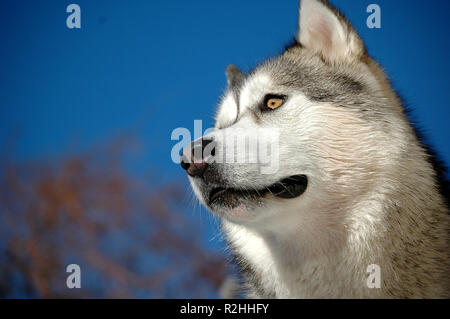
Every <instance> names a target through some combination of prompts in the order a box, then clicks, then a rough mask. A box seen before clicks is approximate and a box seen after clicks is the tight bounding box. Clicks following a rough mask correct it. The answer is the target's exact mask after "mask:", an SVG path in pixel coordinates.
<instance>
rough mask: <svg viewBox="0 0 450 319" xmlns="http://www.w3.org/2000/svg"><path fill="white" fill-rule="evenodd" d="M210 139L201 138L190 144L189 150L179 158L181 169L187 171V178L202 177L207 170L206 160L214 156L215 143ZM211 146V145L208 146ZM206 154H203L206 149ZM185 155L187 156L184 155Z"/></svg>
mask: <svg viewBox="0 0 450 319" xmlns="http://www.w3.org/2000/svg"><path fill="white" fill-rule="evenodd" d="M212 143H214V141H213V140H212V139H206V138H201V139H198V140H196V141H194V142H192V143H191V145H190V146H189V149H187V150H186V152H184V153H183V155H182V156H181V167H183V169H185V170H186V171H187V173H188V174H189V176H192V177H202V176H203V174H204V173H205V171H206V169H207V168H208V165H209V164H208V163H207V162H206V160H205V159H206V158H208V157H209V156H210V155H211V156H214V155H215V147H216V146H215V143H214V144H212ZM210 144H211V145H210ZM208 145H210V146H209V147H208V150H207V152H205V149H206V147H207V146H208ZM186 153H187V154H186Z"/></svg>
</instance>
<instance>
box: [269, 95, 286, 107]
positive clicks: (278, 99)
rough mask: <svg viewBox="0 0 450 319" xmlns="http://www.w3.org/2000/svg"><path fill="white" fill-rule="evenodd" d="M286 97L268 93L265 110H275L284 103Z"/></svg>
mask: <svg viewBox="0 0 450 319" xmlns="http://www.w3.org/2000/svg"><path fill="white" fill-rule="evenodd" d="M284 101H285V97H284V96H278V95H267V96H266V98H265V99H264V109H265V110H275V109H277V108H279V107H280V106H282V105H283V104H284Z"/></svg>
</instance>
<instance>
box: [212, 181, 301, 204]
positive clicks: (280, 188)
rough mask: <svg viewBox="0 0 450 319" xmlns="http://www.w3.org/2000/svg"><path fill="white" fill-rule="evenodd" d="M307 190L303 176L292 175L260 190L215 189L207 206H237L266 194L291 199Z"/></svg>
mask: <svg viewBox="0 0 450 319" xmlns="http://www.w3.org/2000/svg"><path fill="white" fill-rule="evenodd" d="M307 188H308V178H307V176H305V175H294V176H291V177H288V178H285V179H283V180H281V181H279V182H277V183H275V184H273V185H271V186H268V187H264V188H263V189H260V190H255V189H233V188H224V187H217V188H214V189H213V190H212V191H211V192H210V193H209V205H210V206H213V205H228V206H237V205H238V204H239V203H240V201H241V200H242V199H244V200H258V199H261V198H263V197H264V196H266V195H267V194H271V195H273V196H275V197H278V198H283V199H293V198H297V197H299V196H301V195H303V193H304V192H305V191H306V189H307Z"/></svg>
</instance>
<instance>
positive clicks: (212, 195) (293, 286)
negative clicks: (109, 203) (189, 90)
mask: <svg viewBox="0 0 450 319" xmlns="http://www.w3.org/2000/svg"><path fill="white" fill-rule="evenodd" d="M299 13H300V17H299V31H298V36H297V37H296V41H295V43H294V44H293V45H290V46H289V47H287V48H286V50H285V51H284V52H283V53H282V54H281V55H279V56H277V57H274V58H272V59H269V60H268V61H265V62H264V63H262V64H260V65H258V66H257V67H256V68H255V69H253V70H252V71H251V72H248V73H245V74H244V73H243V72H241V71H240V70H239V69H238V68H237V67H236V66H234V65H231V66H229V67H228V68H227V72H226V73H227V77H228V88H227V90H226V92H225V93H224V96H223V98H222V100H221V102H220V105H219V107H218V110H217V115H216V124H215V127H214V130H213V131H211V132H209V133H208V134H206V135H205V136H203V137H202V138H201V139H199V140H196V141H194V142H192V144H191V145H189V147H186V148H185V149H184V150H183V154H182V159H181V165H182V167H183V168H184V169H185V170H186V171H187V173H188V176H189V180H190V183H191V185H192V188H193V190H194V193H195V194H196V196H197V197H198V199H199V200H200V201H201V203H202V204H203V205H204V206H205V207H207V208H208V209H209V210H210V211H211V212H212V213H214V214H215V215H217V216H219V218H220V220H221V226H222V228H223V232H224V234H225V236H226V238H227V241H228V243H229V246H230V248H231V251H232V252H233V253H234V255H235V257H236V260H237V262H238V264H239V266H240V269H241V271H242V277H243V283H242V291H243V293H244V294H245V297H247V298H448V297H449V291H450V289H449V281H450V280H449V269H450V256H449V209H448V187H447V184H446V182H445V180H444V177H443V176H444V175H443V174H442V171H441V169H440V165H439V164H438V162H436V161H434V160H433V159H434V157H433V156H432V153H430V152H429V150H428V148H427V147H426V146H425V144H424V143H423V142H422V139H421V138H420V137H419V134H418V133H417V131H416V129H415V128H414V127H413V126H412V124H411V123H410V121H409V120H408V115H407V113H406V111H405V108H404V107H403V105H402V101H401V99H400V98H399V97H398V95H397V93H396V92H395V91H394V90H393V89H392V87H391V85H390V83H389V81H388V79H387V77H386V75H385V74H384V72H383V71H382V69H381V67H380V66H379V65H378V64H377V62H375V61H374V60H373V59H372V58H371V57H370V56H369V54H368V52H367V50H366V48H365V46H364V43H363V41H362V40H361V38H360V36H359V35H358V33H357V32H356V31H355V29H354V28H353V27H352V25H351V24H350V23H349V22H348V20H346V18H345V17H344V16H343V15H342V14H341V13H340V12H339V11H338V10H336V9H335V8H334V7H333V6H332V5H331V4H330V3H328V2H327V1H325V0H301V1H300V10H299ZM236 136H237V137H239V136H241V137H242V136H247V137H248V143H249V144H248V145H247V144H246V145H244V146H243V147H238V146H236V145H237V144H236V143H235V137H236ZM233 141H234V142H233ZM261 142H265V143H266V144H268V147H269V148H270V147H272V151H273V152H272V154H274V156H271V157H270V159H271V161H272V162H276V165H270V163H269V162H268V161H262V160H261V159H260V156H259V155H261V154H260V153H261V152H260V151H259V148H260V146H261V145H262V144H264V143H261ZM250 144H251V145H256V147H250V146H249V145H250ZM219 150H222V151H219ZM267 150H268V148H267V149H266V151H267ZM233 151H236V152H237V154H238V156H239V155H242V154H243V155H244V157H245V159H246V160H243V161H235V162H232V161H231V162H230V161H224V160H217V158H218V156H217V154H218V153H221V154H222V156H224V154H232V152H233ZM225 156H226V155H225ZM230 158H231V157H230ZM272 164H273V163H272ZM268 167H269V168H270V167H272V169H268ZM264 168H265V169H266V170H265V171H264V170H263V169H264ZM372 270H374V272H372ZM372 277H373V278H372Z"/></svg>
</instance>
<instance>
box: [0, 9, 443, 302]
mask: <svg viewBox="0 0 450 319" xmlns="http://www.w3.org/2000/svg"><path fill="white" fill-rule="evenodd" d="M71 3H76V4H78V5H79V6H80V7H81V29H69V28H67V26H66V18H67V16H69V13H66V7H67V6H68V5H69V4H71ZM332 3H333V4H335V5H336V6H337V7H338V8H340V9H342V11H343V12H345V14H346V15H347V17H348V18H349V20H350V21H351V22H352V23H353V24H354V26H355V27H356V28H357V30H358V31H359V32H360V34H361V36H362V37H363V38H364V40H365V42H366V45H367V47H368V49H369V52H370V54H371V55H372V56H373V57H375V58H376V59H377V60H378V61H379V62H380V63H381V64H382V66H384V67H385V68H386V70H387V72H388V75H389V76H390V78H391V80H392V82H393V84H394V86H395V87H396V88H397V89H398V91H399V92H400V94H401V95H402V96H403V97H404V98H405V101H406V102H407V105H408V107H409V108H410V109H411V110H412V118H413V120H414V122H415V123H417V124H418V125H419V126H420V127H421V128H423V131H424V134H425V136H426V138H427V141H428V142H429V143H430V144H431V145H432V146H433V147H434V148H435V149H436V150H437V152H438V154H440V155H441V157H442V158H443V160H444V162H445V163H449V162H450V142H449V134H448V132H449V130H448V115H449V105H448V101H449V100H450V87H449V81H448V74H450V64H449V63H448V61H447V59H448V52H449V49H450V39H449V37H448V30H449V26H450V22H449V20H448V17H447V15H448V12H450V2H448V1H445V0H434V1H431V2H424V1H419V0H417V1H412V0H408V1H407V0H402V1H400V0H397V1H389V0H370V1H366V0H360V1H354V0H335V1H332ZM371 3H377V4H378V5H380V7H381V19H382V22H381V23H382V24H381V29H369V28H367V26H366V19H367V17H368V16H369V13H367V12H366V8H367V6H368V5H369V4H371ZM297 10H298V3H297V0H289V1H288V0H285V1H274V0H271V1H269V0H267V1H262V0H258V1H256V0H251V1H250V0H249V1H245V2H243V1H238V0H227V1H206V0H204V1H156V0H155V1H149V0H145V1H144V0H142V1H138V0H133V1H124V0H96V1H87V0H72V1H63V0H58V1H49V0H39V1H35V0H6V1H2V3H1V4H0V107H1V111H0V112H1V113H0V297H1V298H37V297H39V298H52V297H64V298H78V297H86V298H92V297H97V298H218V297H220V296H221V295H220V290H221V287H222V288H223V284H224V281H225V278H227V276H229V275H230V274H233V273H234V272H235V269H234V267H233V263H232V262H231V261H230V256H229V255H228V252H227V250H226V248H225V243H224V240H223V238H222V236H221V234H220V232H219V228H218V221H217V220H215V219H214V218H213V217H212V216H211V215H210V214H209V213H208V212H206V211H205V210H204V209H203V208H202V207H200V205H199V204H198V202H197V201H196V199H195V198H194V196H193V194H192V192H191V191H190V188H189V185H188V181H187V178H186V177H185V173H184V171H183V170H182V169H181V168H180V167H179V166H178V165H177V164H175V163H173V162H172V160H171V149H172V147H173V146H174V145H175V144H176V143H177V141H172V140H171V133H172V131H173V130H174V129H175V128H178V127H184V128H187V129H189V130H191V132H193V129H194V120H203V129H206V128H208V127H210V126H212V125H213V115H214V109H215V106H216V104H217V101H218V100H219V98H220V95H221V94H222V92H223V90H224V89H225V86H226V79H225V75H224V71H225V67H226V66H227V65H228V64H230V63H234V64H236V65H238V66H239V67H240V68H242V69H244V70H249V69H251V68H252V67H253V66H254V65H255V64H257V63H258V62H261V61H263V60H264V59H266V58H268V57H271V56H273V55H276V54H278V53H280V52H282V49H283V48H284V46H285V45H286V44H287V43H288V42H290V41H291V39H292V38H293V37H294V36H295V34H296V30H297V16H298V12H297ZM72 263H74V264H78V265H80V267H81V271H82V288H81V289H68V288H67V287H66V278H67V276H68V275H69V274H68V273H66V272H65V271H66V266H67V265H69V264H72Z"/></svg>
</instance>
